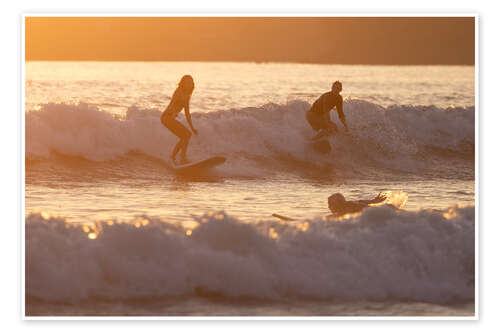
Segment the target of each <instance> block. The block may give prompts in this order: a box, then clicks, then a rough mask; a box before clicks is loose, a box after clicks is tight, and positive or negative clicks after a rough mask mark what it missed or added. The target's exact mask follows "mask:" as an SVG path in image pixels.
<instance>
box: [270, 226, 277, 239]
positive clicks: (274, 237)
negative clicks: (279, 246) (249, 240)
mask: <svg viewBox="0 0 500 333" xmlns="http://www.w3.org/2000/svg"><path fill="white" fill-rule="evenodd" d="M269 237H271V238H273V239H276V238H278V233H277V232H276V231H275V230H274V228H270V229H269Z"/></svg>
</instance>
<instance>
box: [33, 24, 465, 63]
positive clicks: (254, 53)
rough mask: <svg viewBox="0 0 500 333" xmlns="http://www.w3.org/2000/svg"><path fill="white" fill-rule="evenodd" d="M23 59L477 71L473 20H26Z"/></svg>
mask: <svg viewBox="0 0 500 333" xmlns="http://www.w3.org/2000/svg"><path fill="white" fill-rule="evenodd" d="M388 55H390V56H388ZM26 60H27V61H29V60H96V61H99V60H101V61H102V60H107V61H124V60H125V61H126V60H131V61H270V62H282V61H287V62H313V63H337V64H467V65H472V64H474V17H363V18H360V17H27V18H26Z"/></svg>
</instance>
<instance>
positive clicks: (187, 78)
mask: <svg viewBox="0 0 500 333" xmlns="http://www.w3.org/2000/svg"><path fill="white" fill-rule="evenodd" d="M193 90H194V80H193V78H192V77H191V75H184V76H183V77H182V79H181V80H180V82H179V85H178V87H177V89H175V92H174V95H173V96H172V99H171V100H170V103H169V104H168V106H167V107H166V108H165V111H163V113H162V115H161V123H162V124H163V125H164V126H165V127H166V128H168V129H169V130H170V131H171V132H172V133H174V134H175V135H176V136H177V137H178V138H179V142H177V144H176V145H175V147H174V150H173V151H172V155H171V156H170V158H171V160H172V163H173V164H174V165H175V164H176V157H177V153H179V151H180V152H181V160H180V163H181V164H185V163H189V161H188V160H187V158H186V153H187V148H188V144H189V140H190V139H191V132H190V131H189V130H188V129H187V128H186V126H184V125H183V124H182V123H181V122H180V121H178V120H177V119H175V118H177V115H178V114H179V113H180V112H181V111H182V109H184V113H185V115H186V120H187V122H188V124H189V127H191V131H192V132H193V133H194V134H198V131H196V130H195V129H194V127H193V123H192V122H191V114H190V113H189V101H190V99H191V95H192V93H193Z"/></svg>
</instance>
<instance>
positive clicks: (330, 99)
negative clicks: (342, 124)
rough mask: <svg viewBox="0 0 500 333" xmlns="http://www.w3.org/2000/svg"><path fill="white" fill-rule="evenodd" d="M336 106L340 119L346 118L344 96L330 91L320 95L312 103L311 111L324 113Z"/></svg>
mask: <svg viewBox="0 0 500 333" xmlns="http://www.w3.org/2000/svg"><path fill="white" fill-rule="evenodd" d="M334 107H336V108H337V113H338V114H339V118H340V119H344V111H343V109H342V96H341V95H340V94H334V93H333V92H331V91H329V92H326V93H324V94H323V95H321V96H320V98H318V99H317V100H316V101H315V102H314V103H313V105H312V107H311V111H312V112H315V113H318V114H324V113H328V112H330V110H331V109H333V108H334Z"/></svg>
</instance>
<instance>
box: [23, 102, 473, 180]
mask: <svg viewBox="0 0 500 333" xmlns="http://www.w3.org/2000/svg"><path fill="white" fill-rule="evenodd" d="M308 108H309V104H308V103H306V102H303V101H292V102H289V103H288V104H286V105H276V104H267V105H264V106H261V107H255V108H244V109H237V110H226V111H219V112H212V113H205V114H201V113H195V114H193V123H194V126H195V128H197V129H198V131H199V135H198V136H193V137H192V142H191V144H190V147H189V156H190V158H191V159H193V160H197V159H202V158H206V157H208V156H214V155H224V156H226V157H228V162H227V163H225V164H224V165H223V166H222V170H224V171H225V172H227V173H230V172H235V171H237V170H244V174H259V172H260V170H261V169H262V165H263V163H261V162H262V161H265V162H267V164H269V162H270V161H273V160H276V159H280V160H281V162H282V161H283V159H285V160H289V161H295V162H306V163H313V164H315V165H319V166H322V165H323V166H324V165H329V164H334V165H335V166H336V167H337V168H344V169H346V170H350V169H353V168H354V167H355V168H358V167H359V166H360V165H372V164H373V163H377V164H381V165H382V166H385V167H388V166H389V167H391V168H396V169H398V168H399V169H407V168H416V167H432V166H429V161H428V160H425V155H426V154H428V152H427V151H426V149H427V148H429V147H433V148H437V149H440V150H450V151H454V152H459V153H465V154H468V155H467V156H469V155H470V156H472V158H473V156H474V154H473V149H474V108H473V107H470V108H467V109H464V108H452V109H440V108H436V107H414V106H393V107H389V108H383V107H381V106H378V105H376V104H373V103H369V102H365V101H361V100H346V101H345V107H344V110H345V114H346V119H347V123H348V124H349V127H350V129H351V132H350V135H349V136H346V135H338V136H336V137H334V138H332V139H330V140H331V143H332V145H333V147H334V154H331V155H320V154H318V153H316V152H314V151H313V150H312V149H311V147H310V146H309V142H310V138H311V137H312V136H313V135H314V133H313V131H312V130H311V129H310V127H309V125H308V124H307V122H306V120H305V112H306V110H307V109H308ZM332 112H333V113H334V114H333V116H332V118H333V119H334V120H335V121H337V122H338V119H337V116H336V114H335V111H332ZM160 114H161V113H160V111H159V110H156V109H149V110H142V109H138V108H136V107H131V108H129V110H128V112H127V114H126V117H124V118H123V119H119V118H117V117H115V116H113V115H111V114H108V113H106V112H102V111H100V110H99V109H98V108H96V107H92V106H89V105H86V104H78V105H67V104H46V105H43V106H42V108H41V110H40V111H32V112H29V113H27V114H26V153H27V155H28V156H30V157H33V156H45V157H48V156H50V153H51V152H52V151H56V152H58V153H61V154H66V155H72V156H82V157H85V158H87V159H89V160H95V161H104V160H111V159H114V158H117V157H119V156H123V155H124V154H126V153H128V152H130V151H140V152H142V153H145V154H147V155H150V156H153V157H156V158H160V159H163V160H167V159H168V156H169V154H170V152H171V150H172V148H173V146H174V145H175V143H176V142H177V137H175V136H174V135H173V134H172V133H170V131H168V130H167V129H166V128H165V127H164V126H163V125H162V124H161V123H160V120H159V119H160ZM179 120H180V121H182V122H185V119H184V116H183V115H181V116H180V117H179ZM339 128H341V132H342V131H343V130H342V126H340V125H339ZM422 156H424V157H422ZM422 158H424V160H425V161H424V162H425V163H420V164H419V162H420V161H421V159H422ZM441 162H442V161H440V163H441Z"/></svg>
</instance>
